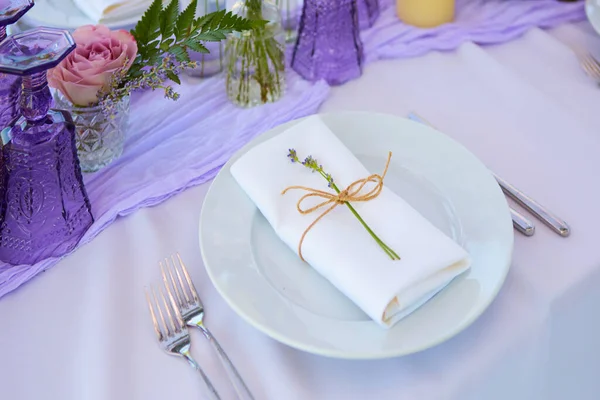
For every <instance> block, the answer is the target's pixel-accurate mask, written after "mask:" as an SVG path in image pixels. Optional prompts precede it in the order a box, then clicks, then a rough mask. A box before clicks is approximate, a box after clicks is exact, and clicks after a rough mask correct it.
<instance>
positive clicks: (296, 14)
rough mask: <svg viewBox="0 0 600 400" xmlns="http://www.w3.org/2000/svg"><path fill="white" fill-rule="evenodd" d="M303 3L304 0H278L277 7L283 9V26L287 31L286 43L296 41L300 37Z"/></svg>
mask: <svg viewBox="0 0 600 400" xmlns="http://www.w3.org/2000/svg"><path fill="white" fill-rule="evenodd" d="M303 3H304V2H303V0H277V7H279V10H280V11H281V26H282V27H283V31H284V32H285V42H286V43H294V42H295V41H296V38H297V37H298V26H299V24H300V16H301V15H302V4H303Z"/></svg>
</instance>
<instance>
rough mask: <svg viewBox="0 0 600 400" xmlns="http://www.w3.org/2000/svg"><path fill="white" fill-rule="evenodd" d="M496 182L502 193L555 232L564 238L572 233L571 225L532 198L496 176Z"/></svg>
mask: <svg viewBox="0 0 600 400" xmlns="http://www.w3.org/2000/svg"><path fill="white" fill-rule="evenodd" d="M494 177H495V178H496V181H497V182H498V184H499V185H500V187H501V188H502V191H503V192H504V193H506V195H507V196H509V197H510V198H512V199H513V200H514V201H516V202H517V203H519V204H520V205H521V206H523V207H524V208H525V209H527V210H528V211H529V212H531V213H532V214H533V215H535V216H536V217H537V218H538V219H539V220H540V221H542V222H543V223H544V224H546V225H548V226H549V227H550V229H552V230H553V231H554V232H556V233H558V234H559V235H560V236H562V237H567V236H569V234H570V233H571V228H569V225H567V223H566V222H565V221H563V220H562V219H560V218H558V217H557V216H555V215H554V214H552V213H551V212H550V211H548V210H547V209H546V208H545V207H544V206H542V205H541V204H540V203H538V202H536V201H535V200H533V199H532V198H531V197H529V196H527V195H526V194H525V193H523V192H521V191H520V190H519V189H517V188H516V187H514V186H513V185H511V184H510V183H508V182H506V181H505V180H504V179H502V178H500V177H499V176H497V175H495V174H494Z"/></svg>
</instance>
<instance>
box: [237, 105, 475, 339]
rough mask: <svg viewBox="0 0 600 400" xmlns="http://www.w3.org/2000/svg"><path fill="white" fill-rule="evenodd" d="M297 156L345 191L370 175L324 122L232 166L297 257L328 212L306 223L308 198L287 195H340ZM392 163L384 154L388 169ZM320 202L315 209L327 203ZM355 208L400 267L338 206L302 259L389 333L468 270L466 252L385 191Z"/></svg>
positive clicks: (306, 125) (310, 122)
mask: <svg viewBox="0 0 600 400" xmlns="http://www.w3.org/2000/svg"><path fill="white" fill-rule="evenodd" d="M290 148H293V149H295V150H296V152H297V154H298V157H299V158H300V159H303V158H305V157H306V156H308V155H312V156H313V157H314V158H316V159H317V160H318V162H319V163H320V164H322V165H323V168H324V169H325V171H326V172H328V173H330V174H331V175H332V177H333V179H334V181H335V183H336V185H337V186H338V187H339V188H340V190H343V189H344V188H346V187H347V186H348V185H349V184H351V183H353V182H354V181H356V180H358V179H363V178H366V177H368V176H369V175H370V173H369V172H368V171H367V170H366V169H365V167H364V166H363V165H362V164H361V163H360V161H358V159H357V158H356V157H355V156H354V155H353V154H352V153H351V152H350V151H349V150H348V149H347V148H346V147H345V146H344V144H343V143H342V142H340V140H339V139H338V138H337V137H336V136H335V135H334V134H333V133H332V132H331V131H330V130H329V128H328V127H327V126H326V125H325V124H324V122H323V121H322V120H321V119H320V118H319V117H318V116H314V117H310V118H308V119H306V120H305V121H303V122H301V123H298V124H297V125H295V126H293V127H292V128H290V129H289V130H287V131H286V132H284V133H282V134H280V135H278V136H276V137H274V138H272V139H269V140H268V141H266V142H264V143H262V144H260V145H258V146H256V147H254V148H253V149H251V150H250V151H249V152H248V153H246V154H245V155H243V156H242V157H241V158H240V159H239V160H237V161H236V162H235V163H234V164H233V165H232V167H231V173H232V175H233V176H234V178H235V179H236V181H237V182H238V183H239V185H240V186H241V187H242V189H243V190H244V191H245V192H246V193H247V194H248V196H249V197H250V198H251V199H252V201H253V202H254V203H255V204H256V206H257V207H258V209H259V210H260V211H261V212H262V214H263V215H264V216H265V218H266V219H267V220H268V221H269V223H270V224H271V226H272V227H273V229H274V230H275V232H276V233H277V234H278V235H279V237H280V238H281V239H282V240H283V241H284V242H285V243H286V244H287V245H288V246H289V247H290V248H291V249H292V250H294V251H295V252H296V253H297V252H298V251H297V250H298V243H299V240H300V237H301V236H302V234H303V232H304V231H305V229H306V228H307V227H308V225H310V224H311V223H312V222H313V221H314V220H315V218H317V217H318V216H319V215H320V213H321V212H322V210H319V211H315V212H314V213H311V214H308V215H302V214H300V213H299V212H298V211H297V209H296V203H297V201H298V200H299V198H300V197H302V195H304V194H306V193H307V192H304V191H302V190H292V191H289V192H287V193H286V194H285V195H282V194H281V192H282V190H283V189H285V188H286V187H288V186H296V185H299V186H306V187H310V188H315V189H320V190H330V191H332V193H333V190H331V189H328V187H327V181H326V180H325V179H324V178H323V177H322V176H320V175H319V174H318V173H312V172H311V171H310V170H308V169H307V168H305V167H304V166H302V165H301V164H298V163H292V162H291V161H290V160H289V159H288V158H287V157H286V155H287V154H288V149H290ZM386 157H387V154H381V159H382V161H383V160H385V158H386ZM395 162H399V160H394V159H392V165H393V164H394V163H395ZM384 167H385V165H383V163H382V165H381V171H372V172H375V173H379V174H381V173H382V172H383V169H384ZM391 168H392V169H393V166H392V167H391ZM314 200H315V201H314V202H313V203H312V204H313V205H314V204H316V203H318V202H320V201H322V200H321V199H318V198H315V199H314ZM310 204H311V203H306V204H305V205H310ZM353 205H354V207H355V209H356V210H357V212H358V213H359V214H360V215H361V217H362V218H363V219H364V220H365V222H366V223H367V224H368V225H369V226H370V227H371V229H372V230H373V231H374V232H375V233H376V234H377V235H378V236H379V238H380V239H381V240H382V241H383V242H385V243H386V244H387V245H388V246H389V247H390V248H392V249H393V250H394V251H395V252H396V253H397V254H398V255H399V256H400V257H401V260H400V261H392V260H391V259H390V258H389V257H388V256H387V255H386V253H385V252H384V251H383V250H382V249H381V247H379V245H377V243H376V242H375V241H374V240H373V238H372V237H371V236H370V235H369V233H368V232H367V231H366V230H365V229H364V228H363V226H362V225H361V224H360V222H359V221H358V220H357V219H356V217H355V216H354V215H353V214H352V213H351V212H350V210H349V209H348V208H347V207H346V206H345V205H339V206H338V207H337V208H336V209H334V210H333V211H332V212H330V213H329V214H328V215H326V216H325V217H324V218H322V219H321V220H320V221H319V222H318V223H317V224H316V225H315V226H314V227H313V228H312V229H311V230H310V231H309V232H308V234H307V235H306V238H305V240H304V243H303V245H302V255H303V256H304V259H305V260H306V261H307V262H308V263H309V264H310V265H311V266H312V267H313V268H315V270H317V271H318V272H319V273H320V274H321V275H322V276H324V277H325V278H326V279H328V280H329V281H330V282H331V283H332V284H333V285H335V286H336V287H337V288H338V289H339V290H340V291H341V292H342V293H344V294H345V295H346V296H348V297H349V298H350V299H351V300H352V301H353V302H354V303H355V304H356V305H357V306H358V307H360V308H361V309H362V310H363V311H364V312H365V313H366V314H368V315H369V316H370V317H371V318H372V319H373V320H375V321H376V322H378V323H379V324H381V325H382V326H384V327H391V326H392V325H393V324H395V323H396V322H397V321H399V320H400V319H402V318H404V317H405V316H407V315H408V314H410V313H411V312H413V311H414V310H416V309H417V308H418V307H420V306H421V305H423V304H424V303H425V302H427V301H428V300H429V299H430V298H431V297H433V296H434V295H435V294H436V293H437V292H439V291H440V290H441V289H443V288H444V287H445V286H446V285H447V284H448V283H449V282H450V281H451V280H452V279H454V278H455V277H456V276H457V275H459V274H461V273H462V272H464V271H465V270H467V269H468V268H469V265H470V259H469V256H468V254H467V253H466V252H465V250H463V249H462V248H461V247H460V246H458V245H457V244H456V243H455V242H454V241H452V240H451V239H450V238H448V237H447V236H445V235H444V234H443V233H442V232H440V231H439V230H438V229H437V228H435V227H434V226H433V225H432V224H431V223H430V222H429V221H427V220H426V219H425V218H423V217H422V216H421V215H420V214H419V213H418V212H417V211H415V210H414V209H413V208H412V207H411V206H409V205H408V204H407V203H406V202H405V201H404V200H403V199H402V198H400V197H398V196H397V195H396V194H394V193H393V192H392V191H391V190H389V189H387V188H385V187H384V189H383V192H382V193H381V194H380V195H379V197H377V198H376V199H374V200H371V201H369V202H365V203H358V202H357V203H354V204H353ZM305 208H306V207H305ZM281 268H286V266H285V265H282V266H281Z"/></svg>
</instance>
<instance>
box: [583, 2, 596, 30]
mask: <svg viewBox="0 0 600 400" xmlns="http://www.w3.org/2000/svg"><path fill="white" fill-rule="evenodd" d="M585 13H586V15H587V18H588V20H589V21H590V24H592V26H593V27H594V29H595V30H596V32H598V33H600V0H585Z"/></svg>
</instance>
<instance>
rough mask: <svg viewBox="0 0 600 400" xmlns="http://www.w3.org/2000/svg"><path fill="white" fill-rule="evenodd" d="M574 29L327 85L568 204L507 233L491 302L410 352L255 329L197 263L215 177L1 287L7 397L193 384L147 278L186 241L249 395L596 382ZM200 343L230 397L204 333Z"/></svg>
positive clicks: (594, 201) (596, 389)
mask: <svg viewBox="0 0 600 400" xmlns="http://www.w3.org/2000/svg"><path fill="white" fill-rule="evenodd" d="M569 45H580V46H585V47H587V48H589V49H593V48H595V49H596V50H598V51H600V39H598V37H597V35H596V34H595V33H593V32H592V30H591V28H590V27H589V26H588V25H587V24H580V25H568V26H563V27H561V28H559V29H557V30H554V31H552V32H551V33H548V32H543V31H541V30H533V31H531V32H529V34H527V35H526V36H525V37H523V38H521V39H518V40H516V41H514V42H511V43H508V44H504V45H501V46H494V47H485V48H482V47H478V46H475V45H473V44H465V45H464V46H462V47H461V48H460V49H458V50H457V51H455V52H451V53H432V54H429V55H427V56H424V57H420V58H415V59H407V60H395V61H385V62H378V63H374V64H371V65H369V66H368V67H367V68H366V70H365V72H364V76H363V77H362V78H360V79H359V80H356V81H353V82H350V83H348V84H346V85H344V86H342V87H338V88H335V89H334V90H333V92H332V96H331V97H330V99H329V100H328V101H327V102H326V103H325V104H324V106H323V107H322V111H324V112H327V111H336V110H373V111H380V112H387V113H392V114H396V115H400V116H403V115H406V114H407V112H408V111H409V110H415V111H417V112H419V113H420V114H422V115H423V116H425V117H426V118H428V119H429V120H430V121H431V122H433V123H434V124H435V125H436V126H437V127H438V128H439V129H441V130H442V131H445V132H446V133H448V134H449V135H450V136H452V137H454V138H455V139H456V140H458V141H460V142H462V143H463V144H464V145H465V146H467V147H468V148H469V149H470V150H472V151H473V152H474V153H475V154H477V155H478V156H479V157H480V158H481V159H482V160H483V161H484V162H485V163H486V164H487V165H488V166H489V167H490V168H491V169H492V170H494V171H495V172H497V173H498V174H499V175H501V176H503V177H504V178H505V179H507V180H508V181H510V182H511V183H513V184H514V185H516V186H517V187H520V188H522V189H524V190H525V191H526V192H527V193H529V194H530V195H531V196H533V197H534V198H536V199H537V200H539V201H540V202H542V203H543V204H545V205H546V206H547V207H548V208H550V209H551V210H553V211H555V212H556V213H557V214H558V215H559V216H561V217H562V218H564V219H566V220H567V221H568V222H569V223H570V224H571V226H572V229H573V234H572V236H571V237H569V238H568V239H563V238H560V237H559V236H557V235H556V234H554V233H552V232H551V231H550V230H548V229H547V228H545V227H544V226H543V225H541V223H538V224H537V225H538V229H537V232H536V234H535V236H533V237H531V238H526V237H524V236H521V235H518V234H517V235H516V243H515V251H514V262H513V265H512V268H511V271H510V274H509V276H508V279H507V281H506V284H505V286H504V287H503V289H502V290H501V292H500V294H499V296H498V298H497V299H496V301H495V302H494V303H493V304H492V305H491V307H490V308H489V309H488V310H487V311H486V312H485V313H484V315H483V316H482V317H481V318H480V319H479V320H478V321H476V322H475V323H474V324H473V325H472V326H471V327H469V328H468V329H467V330H465V331H464V332H463V333H461V334H459V335H458V336H456V337H455V338H453V339H451V340H450V341H448V342H446V343H443V344H442V345H440V346H438V347H436V348H433V349H430V350H427V351H424V352H422V353H418V354H414V355H411V356H408V357H402V358H395V359H389V360H383V361H360V362H355V361H345V360H336V359H327V358H322V357H318V356H314V355H311V354H307V353H303V352H300V351H297V350H295V349H292V348H289V347H287V346H285V345H282V344H280V343H278V342H276V341H274V340H272V339H270V338H269V337H267V336H265V335H264V334H262V333H261V332H259V331H257V330H255V329H253V328H252V327H251V326H249V325H248V324H246V323H245V322H244V321H242V319H240V318H239V317H237V316H236V315H235V313H234V312H233V311H232V310H231V309H230V308H229V307H228V306H227V305H226V304H225V302H224V301H223V299H222V298H221V297H220V296H219V295H218V294H217V293H216V291H215V289H214V288H213V286H212V285H211V283H210V280H209V279H208V277H207V275H206V272H205V271H204V268H203V265H202V261H201V257H200V250H199V247H198V232H197V231H198V216H199V212H200V208H201V205H202V201H203V198H204V195H205V193H206V190H207V189H208V185H203V186H200V187H197V188H194V189H191V190H188V191H187V192H185V193H182V194H180V195H178V196H176V197H175V198H173V199H172V200H169V201H168V202H166V203H164V204H163V205H161V206H159V207H156V208H153V209H145V210H141V211H139V212H137V213H136V214H134V215H133V216H131V217H128V218H125V219H122V220H120V221H118V222H117V223H115V224H114V225H113V226H112V227H110V228H109V229H108V230H106V231H105V232H104V233H102V234H101V235H100V236H99V237H98V238H97V239H96V240H95V241H94V242H92V243H91V244H89V245H86V246H84V247H83V248H82V249H80V250H79V251H78V252H77V253H75V254H74V255H72V256H70V257H69V258H67V259H65V260H63V261H62V262H61V263H60V264H59V265H57V266H56V267H54V268H53V269H51V270H49V271H47V272H46V273H43V274H41V275H40V276H39V277H37V278H35V279H34V280H32V281H31V282H30V283H28V284H26V285H25V286H23V287H22V288H20V289H19V290H17V291H16V292H14V293H12V294H10V295H8V296H6V297H5V298H3V299H2V300H0V399H7V400H8V399H10V400H13V399H15V400H16V399H19V400H21V399H41V398H44V399H60V400H107V399H111V400H112V399H128V400H134V399H178V398H184V396H185V398H196V399H200V398H204V391H203V390H204V388H203V385H202V383H201V381H200V379H199V377H198V375H197V374H196V373H195V372H194V371H193V370H192V369H191V368H189V367H188V366H187V365H185V364H184V362H183V361H182V360H179V359H176V358H175V357H169V356H167V355H165V354H164V353H163V352H162V351H160V350H159V348H158V346H157V343H156V338H155V336H154V332H153V330H152V328H151V325H150V320H149V317H148V312H147V309H146V304H145V299H144V295H143V287H144V285H146V284H148V283H149V282H152V281H156V280H157V279H158V278H159V275H158V270H157V261H158V260H159V259H160V258H161V257H164V256H165V255H167V254H170V253H172V252H175V251H179V252H181V254H182V256H183V257H184V258H185V259H186V260H187V262H188V266H189V267H191V269H192V278H193V279H194V281H195V282H196V286H197V287H198V289H199V292H200V294H201V297H202V299H203V300H204V302H205V306H206V309H207V319H206V323H207V325H208V326H209V327H210V328H211V329H212V331H213V333H214V334H215V335H216V336H217V337H218V338H219V340H220V342H221V344H222V345H223V347H224V348H225V349H226V351H227V352H228V354H229V355H230V358H231V359H232V360H233V362H234V363H235V364H236V366H237V367H238V369H239V371H240V373H241V374H242V375H243V376H244V378H245V379H246V381H247V383H248V386H249V387H250V388H251V390H252V391H253V392H254V394H255V396H256V398H257V400H259V399H269V400H271V399H274V400H281V399H286V400H287V399H303V400H304V399H314V400H318V399H381V400H386V399H390V400H391V399H394V400H397V399H408V400H420V399H423V400H430V399H431V400H444V399H456V400H484V399H485V400H496V399H498V400H505V399H511V400H520V399H523V400H531V399H540V400H554V399H556V400H562V399H573V400H581V399H590V400H597V399H599V398H600V379H598V374H599V373H600V372H599V371H600V339H599V338H600V323H599V319H600V317H599V316H600V313H599V312H598V304H600V252H598V233H597V232H598V231H597V230H598V227H599V226H600V211H599V205H600V189H599V184H598V173H599V172H600V129H599V128H600V90H599V89H598V87H597V86H596V85H595V84H594V83H593V82H592V81H590V80H589V79H588V78H586V77H585V75H584V74H583V73H582V72H581V69H580V68H579V65H578V62H577V59H576V58H575V56H574V55H573V53H572V52H571V50H570V49H569V47H568V46H569ZM194 354H195V355H196V356H197V358H198V359H199V361H200V363H201V364H202V365H203V367H204V368H205V370H206V371H207V373H208V374H209V375H210V377H211V378H212V379H213V381H214V382H215V385H216V386H217V387H218V389H219V390H220V392H221V394H222V395H223V398H224V399H229V398H234V393H233V391H232V390H231V388H230V386H229V384H228V381H227V379H226V376H225V374H224V372H223V370H222V368H221V366H220V364H219V362H218V360H217V358H216V356H215V354H214V353H213V352H212V350H211V349H210V347H209V345H208V344H207V343H206V342H205V341H204V340H203V338H202V337H201V335H200V334H198V333H194Z"/></svg>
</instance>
